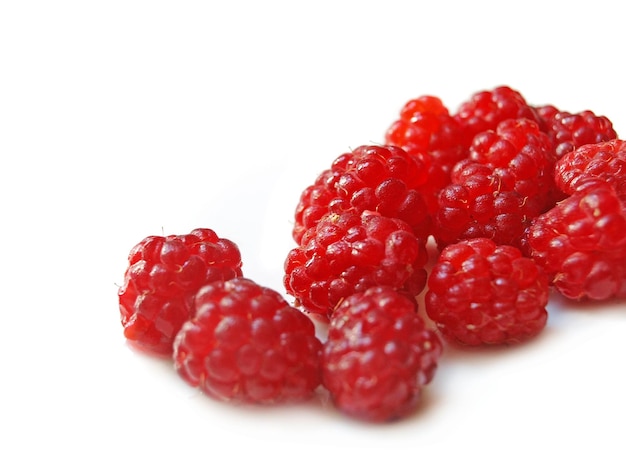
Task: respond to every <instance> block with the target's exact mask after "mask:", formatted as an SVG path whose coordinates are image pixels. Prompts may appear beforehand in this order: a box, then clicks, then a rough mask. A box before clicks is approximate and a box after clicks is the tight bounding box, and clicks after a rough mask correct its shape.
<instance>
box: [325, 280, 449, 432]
mask: <svg viewBox="0 0 626 470" xmlns="http://www.w3.org/2000/svg"><path fill="white" fill-rule="evenodd" d="M441 353H442V344H441V341H440V340H439V338H438V337H437V335H436V333H435V332H434V331H431V330H430V329H428V328H427V327H426V326H425V323H424V321H423V320H422V318H421V317H420V316H419V315H418V314H417V312H416V310H415V305H414V304H413V303H412V302H411V301H410V300H408V299H407V298H406V297H404V296H402V295H401V294H399V293H398V292H397V291H395V290H394V289H392V288H390V287H381V286H379V287H372V288H370V289H368V290H366V291H364V292H360V293H356V294H353V295H352V296H350V297H347V298H346V299H345V300H344V301H343V302H342V303H341V304H340V305H339V306H338V307H337V310H336V311H335V312H334V313H333V315H332V317H331V321H330V324H329V328H328V339H327V341H326V343H325V344H324V347H323V352H322V360H321V363H322V382H323V384H324V386H325V387H326V388H327V389H328V391H329V392H330V395H331V398H332V400H333V402H334V404H335V405H336V406H337V408H338V409H339V410H341V411H342V412H344V413H346V414H347V415H350V416H353V417H355V418H359V419H363V420H369V421H378V422H380V421H389V420H392V419H398V418H402V417H404V416H406V415H407V414H409V413H410V412H411V411H413V410H414V409H415V408H416V406H417V405H418V404H419V400H420V395H421V392H422V390H423V388H424V386H425V385H426V384H428V383H429V382H431V380H432V379H433V376H434V374H435V371H436V368H437V361H438V359H439V357H440V356H441Z"/></svg>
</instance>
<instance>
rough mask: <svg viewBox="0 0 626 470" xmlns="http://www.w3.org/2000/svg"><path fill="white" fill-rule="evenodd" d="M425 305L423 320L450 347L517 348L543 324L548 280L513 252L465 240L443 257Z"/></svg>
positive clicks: (482, 240) (489, 243)
mask: <svg viewBox="0 0 626 470" xmlns="http://www.w3.org/2000/svg"><path fill="white" fill-rule="evenodd" d="M425 301H426V312H427V315H428V316H429V317H430V318H431V319H432V320H433V321H434V322H435V324H436V325H437V327H438V328H439V331H440V332H441V333H442V335H443V336H444V337H445V338H447V339H448V340H450V341H452V342H457V343H460V344H463V345H468V346H478V345H496V344H510V343H519V342H523V341H526V340H527V339H529V338H532V337H534V336H536V335H537V334H539V333H540V332H541V331H542V330H543V328H544V326H545V324H546V321H547V317H548V314H547V311H546V308H545V307H546V304H547V302H548V278H547V276H546V275H545V274H544V273H543V270H542V269H541V268H540V267H539V266H538V265H537V264H536V263H535V261H533V260H532V259H529V258H525V257H523V256H522V254H521V252H520V250H518V249H517V248H515V247H512V246H509V245H496V244H495V243H494V242H493V241H491V240H488V239H485V238H476V239H471V240H465V241H462V242H459V243H456V244H453V245H449V246H448V247H446V248H445V249H444V250H443V251H442V252H441V254H440V257H439V259H438V260H437V262H436V263H435V265H434V267H433V269H432V272H431V274H430V277H429V279H428V291H427V293H426V298H425Z"/></svg>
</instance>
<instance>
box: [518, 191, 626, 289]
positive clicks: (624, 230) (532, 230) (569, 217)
mask: <svg viewBox="0 0 626 470" xmlns="http://www.w3.org/2000/svg"><path fill="white" fill-rule="evenodd" d="M525 246H526V251H527V252H528V254H529V255H530V256H531V257H532V258H533V259H534V260H535V261H536V262H537V264H539V265H540V266H541V267H543V268H544V270H545V272H546V273H547V274H548V276H549V277H550V279H551V281H552V283H553V284H554V286H555V287H556V289H557V290H558V291H559V292H561V294H563V295H564V296H565V297H568V298H572V299H593V300H604V299H609V298H614V297H620V298H623V297H626V205H625V203H624V201H621V200H620V198H619V197H618V195H617V194H616V192H615V189H614V188H613V187H611V186H610V185H609V184H604V185H601V184H597V182H592V183H591V184H590V186H589V187H586V186H585V185H584V184H583V185H581V186H579V187H578V190H577V191H576V192H575V193H574V194H572V195H571V196H569V197H568V198H566V199H564V200H563V201H561V202H560V203H559V204H557V205H556V206H555V207H554V208H552V209H550V210H549V211H547V212H546V213H544V214H541V215H540V216H539V217H537V218H536V219H535V220H534V221H533V222H532V224H531V225H530V226H529V228H528V230H527V232H526V236H525Z"/></svg>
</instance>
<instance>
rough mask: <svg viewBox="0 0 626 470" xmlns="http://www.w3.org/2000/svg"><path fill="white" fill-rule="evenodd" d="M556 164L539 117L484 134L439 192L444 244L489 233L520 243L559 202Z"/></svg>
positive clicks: (437, 229) (438, 227)
mask: <svg viewBox="0 0 626 470" xmlns="http://www.w3.org/2000/svg"><path fill="white" fill-rule="evenodd" d="M553 167H554V162H553V158H552V155H551V153H550V151H549V142H548V140H547V138H546V136H545V135H544V134H542V133H541V132H540V131H539V128H538V126H537V124H536V123H534V122H533V121H529V120H527V119H516V120H514V119H511V120H505V121H503V122H501V123H500V124H499V125H498V127H497V129H496V130H490V131H485V132H482V133H480V134H478V135H477V136H476V137H475V139H474V141H473V143H472V146H471V147H470V156H469V157H468V158H466V159H464V160H462V161H460V162H459V163H457V165H455V167H454V169H453V170H452V174H451V179H452V183H451V184H450V185H448V186H446V187H445V188H444V189H443V190H442V191H441V193H440V194H439V201H438V202H439V208H438V211H437V213H436V214H435V217H434V229H433V232H434V236H435V239H436V240H437V243H438V245H439V246H440V247H444V246H446V245H448V244H451V243H456V242H458V241H461V240H463V239H467V238H478V237H484V238H490V239H493V240H494V241H495V242H496V243H497V244H505V245H514V246H519V245H520V240H521V237H522V235H523V233H524V229H525V228H526V227H527V226H528V224H529V223H530V221H531V220H532V219H533V218H534V217H536V216H537V215H539V214H540V213H541V212H542V211H544V210H545V209H546V208H547V207H550V206H551V205H552V204H553V202H552V198H551V194H552V191H553V188H554V186H555V185H554V181H553Z"/></svg>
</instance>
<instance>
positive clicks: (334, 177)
mask: <svg viewBox="0 0 626 470" xmlns="http://www.w3.org/2000/svg"><path fill="white" fill-rule="evenodd" d="M429 162H430V160H429V157H428V156H426V155H422V154H420V155H409V154H407V153H406V152H405V151H404V150H402V149H401V148H399V147H395V146H376V145H365V146H361V147H358V148H356V149H354V150H353V151H352V152H347V153H344V154H342V155H340V156H339V157H337V158H336V159H335V161H334V162H333V163H332V165H331V167H330V168H329V169H327V170H324V171H323V172H322V173H321V174H320V175H318V177H317V179H316V180H315V182H314V183H313V184H312V185H310V186H308V187H307V188H305V190H304V191H303V192H302V194H301V195H300V199H299V201H298V205H297V207H296V211H295V223H294V228H293V238H294V240H295V241H296V242H297V243H300V241H301V239H302V236H303V235H304V233H305V232H306V231H307V230H308V229H310V228H312V227H315V224H317V222H318V221H319V220H320V219H321V218H322V217H324V216H325V215H327V214H329V213H341V212H347V211H350V212H354V213H356V214H360V213H362V212H363V211H366V210H371V211H373V210H375V211H377V212H379V213H380V214H382V215H385V216H387V217H394V218H399V219H402V220H404V221H405V222H406V223H408V224H409V225H410V226H411V229H412V230H413V231H414V232H415V234H416V235H418V236H420V237H422V238H426V237H427V236H428V235H429V233H430V221H429V216H428V211H427V207H426V202H425V201H424V198H423V196H422V195H421V193H420V192H419V191H417V190H416V188H417V187H418V186H419V185H420V184H422V183H423V182H424V181H426V178H427V168H428V165H429V164H430V163H429Z"/></svg>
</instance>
